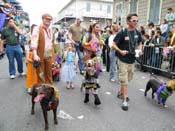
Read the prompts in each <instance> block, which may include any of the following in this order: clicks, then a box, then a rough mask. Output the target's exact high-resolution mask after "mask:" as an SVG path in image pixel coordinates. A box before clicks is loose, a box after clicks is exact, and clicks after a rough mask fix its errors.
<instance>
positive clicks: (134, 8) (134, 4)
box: [130, 0, 137, 13]
mask: <svg viewBox="0 0 175 131" xmlns="http://www.w3.org/2000/svg"><path fill="white" fill-rule="evenodd" d="M130 13H137V0H131V2H130Z"/></svg>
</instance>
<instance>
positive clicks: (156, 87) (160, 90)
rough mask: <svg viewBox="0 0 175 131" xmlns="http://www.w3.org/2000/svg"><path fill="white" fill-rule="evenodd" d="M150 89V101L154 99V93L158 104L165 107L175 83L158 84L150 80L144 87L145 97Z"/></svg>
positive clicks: (171, 81)
mask: <svg viewBox="0 0 175 131" xmlns="http://www.w3.org/2000/svg"><path fill="white" fill-rule="evenodd" d="M150 89H152V99H154V93H156V94H157V100H158V104H161V103H162V104H163V105H164V106H165V105H166V100H167V98H168V97H169V96H170V95H171V94H172V92H173V90H174V89H175V81H174V80H170V81H168V83H167V84H165V83H164V84H163V83H160V82H159V81H158V80H156V79H150V80H149V81H148V83H147V85H146V90H145V93H144V94H145V96H147V92H148V91H149V90H150Z"/></svg>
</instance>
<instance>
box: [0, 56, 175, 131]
mask: <svg viewBox="0 0 175 131" xmlns="http://www.w3.org/2000/svg"><path fill="white" fill-rule="evenodd" d="M81 78H82V76H80V75H79V74H78V80H77V81H75V86H76V88H75V89H73V90H72V89H70V90H67V89H66V88H65V87H64V84H63V83H62V82H55V83H54V84H55V86H57V87H58V89H59V91H60V105H59V109H58V111H57V112H58V114H57V115H58V117H59V119H58V122H59V123H58V125H54V121H53V114H52V112H49V114H48V118H49V127H50V129H49V131H174V130H175V95H173V96H171V97H170V98H169V99H168V101H167V105H168V107H167V108H163V107H162V106H160V105H158V104H157V103H156V101H155V100H152V99H151V93H150V92H149V94H148V97H147V98H145V97H144V96H143V89H145V85H146V82H147V81H148V80H149V74H148V73H143V72H140V71H138V70H136V74H135V78H134V80H133V81H132V82H131V83H130V85H129V97H130V102H129V110H128V111H123V110H122V109H121V100H120V99H118V98H117V97H116V92H117V91H118V90H119V84H117V83H111V82H109V81H108V73H106V72H103V73H101V76H100V84H101V89H100V91H99V97H100V98H101V101H102V104H101V105H100V106H99V107H96V106H94V104H93V101H94V99H93V97H92V96H91V98H90V102H89V103H88V104H84V103H83V99H84V93H83V92H80V89H79V86H80V84H81ZM30 110H31V96H30V95H28V94H27V93H26V88H25V77H17V78H15V79H14V80H10V79H9V76H8V64H7V59H3V60H0V131H43V130H44V118H43V114H42V110H41V107H40V104H39V103H37V104H36V107H35V115H33V116H32V115H30Z"/></svg>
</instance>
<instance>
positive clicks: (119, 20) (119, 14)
mask: <svg viewBox="0 0 175 131" xmlns="http://www.w3.org/2000/svg"><path fill="white" fill-rule="evenodd" d="M115 13H116V14H115V20H116V21H115V22H116V23H117V24H119V25H121V23H122V3H118V4H116V6H115Z"/></svg>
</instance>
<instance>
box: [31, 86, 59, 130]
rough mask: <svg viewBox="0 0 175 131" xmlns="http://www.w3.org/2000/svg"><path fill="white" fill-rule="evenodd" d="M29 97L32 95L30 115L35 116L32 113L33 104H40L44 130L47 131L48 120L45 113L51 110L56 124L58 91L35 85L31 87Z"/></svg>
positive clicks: (51, 87)
mask: <svg viewBox="0 0 175 131" xmlns="http://www.w3.org/2000/svg"><path fill="white" fill-rule="evenodd" d="M31 95H32V110H31V114H32V115H33V114H35V112H34V106H35V102H40V104H41V108H42V110H43V115H44V120H45V130H48V129H49V125H48V118H47V111H49V110H53V115H54V123H55V124H58V121H57V107H58V104H59V99H58V91H57V90H56V89H55V87H54V86H53V85H49V84H36V85H34V86H33V90H32V92H31Z"/></svg>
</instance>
